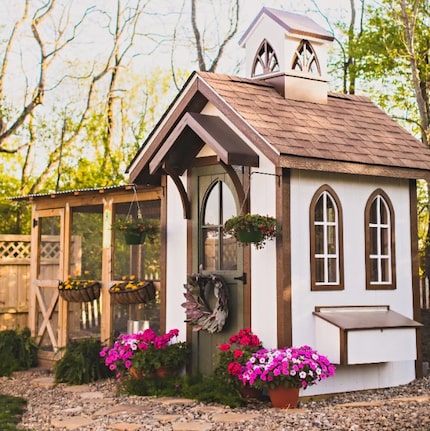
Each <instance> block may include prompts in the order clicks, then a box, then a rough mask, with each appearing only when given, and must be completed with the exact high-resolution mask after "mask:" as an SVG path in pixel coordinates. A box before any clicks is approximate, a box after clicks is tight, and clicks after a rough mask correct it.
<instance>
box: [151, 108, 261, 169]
mask: <svg viewBox="0 0 430 431" xmlns="http://www.w3.org/2000/svg"><path fill="white" fill-rule="evenodd" d="M188 128H189V129H191V130H192V131H193V132H194V133H195V134H196V135H197V136H198V137H199V139H198V145H193V148H192V150H191V151H189V148H187V151H186V154H185V156H186V157H187V158H188V159H190V158H194V157H195V156H196V155H197V152H198V151H199V150H200V149H201V147H202V146H203V145H204V144H207V145H208V146H209V147H210V148H211V149H212V150H213V151H214V152H215V153H216V154H217V156H218V157H219V159H220V160H221V161H222V162H223V163H225V164H227V165H241V166H258V165H259V158H258V155H257V154H256V153H255V152H254V151H253V150H252V149H251V148H250V147H249V146H248V145H247V144H246V143H245V142H244V141H243V140H242V139H240V137H239V136H238V135H237V134H236V133H235V132H233V130H231V129H230V127H229V126H228V125H227V124H226V123H225V122H224V121H223V120H222V119H221V118H219V117H217V116H213V115H203V114H198V113H195V112H187V113H185V114H184V116H183V117H182V118H181V120H180V121H179V122H178V124H177V125H176V126H175V128H174V129H173V130H172V132H171V133H170V135H169V137H168V138H167V139H166V141H165V142H164V144H163V146H162V147H161V148H160V149H159V151H157V152H156V154H155V155H154V157H153V159H152V161H151V162H150V163H149V173H150V174H154V173H155V172H156V171H158V169H159V168H160V166H161V165H162V164H163V161H164V160H165V158H166V157H167V156H168V154H169V153H171V152H172V151H175V150H176V151H177V152H179V153H184V152H185V151H184V150H185V148H183V146H182V145H180V146H179V148H175V146H178V145H175V144H177V143H178V142H180V137H181V136H182V135H183V134H184V132H185V131H186V130H187V129H188ZM190 140H191V139H190V138H188V141H190ZM186 165H187V164H182V166H180V168H181V171H178V174H179V175H181V174H182V173H183V171H184V169H185V167H186Z"/></svg>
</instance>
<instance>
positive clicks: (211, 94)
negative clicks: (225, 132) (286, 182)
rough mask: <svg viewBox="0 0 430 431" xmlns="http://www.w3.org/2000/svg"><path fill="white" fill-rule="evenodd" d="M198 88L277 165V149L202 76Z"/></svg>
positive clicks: (278, 155)
mask: <svg viewBox="0 0 430 431" xmlns="http://www.w3.org/2000/svg"><path fill="white" fill-rule="evenodd" d="M198 89H199V92H200V93H201V94H202V95H203V96H205V97H206V99H207V100H209V101H210V102H211V103H212V104H213V105H214V106H215V107H216V108H217V109H218V110H219V111H220V112H221V114H222V115H223V116H224V117H225V118H228V119H229V120H230V121H231V123H232V124H233V126H234V127H237V129H238V130H239V131H240V132H242V133H243V134H244V136H245V137H246V138H247V139H248V140H249V141H250V142H251V143H252V144H253V145H255V146H256V147H257V148H258V150H259V151H261V152H262V153H263V154H264V155H265V156H266V157H267V158H268V159H269V160H270V161H271V162H272V163H273V164H274V165H275V166H278V165H279V160H280V159H279V158H280V153H279V151H278V150H277V149H276V148H275V147H274V146H273V145H272V144H270V142H268V141H266V140H265V139H264V138H263V137H262V136H261V135H260V134H259V133H258V132H257V131H256V130H255V129H254V128H253V127H252V126H251V125H250V124H249V123H248V122H247V121H246V120H245V119H244V118H243V117H242V116H241V115H240V114H239V113H238V112H237V111H236V110H234V109H233V108H232V107H231V106H230V105H229V104H227V103H226V102H225V100H224V99H223V98H222V97H221V96H220V95H219V94H218V93H217V92H216V91H215V90H214V89H213V88H212V87H211V86H210V85H209V84H208V83H207V82H206V81H205V80H204V79H203V78H202V79H200V80H199V81H198Z"/></svg>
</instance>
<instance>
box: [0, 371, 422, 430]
mask: <svg viewBox="0 0 430 431" xmlns="http://www.w3.org/2000/svg"><path fill="white" fill-rule="evenodd" d="M49 377H50V375H49V374H48V372H47V371H44V370H41V369H33V370H29V371H25V372H19V373H15V374H14V375H13V377H12V378H7V377H0V393H3V394H7V395H14V396H20V397H23V398H25V399H26V400H27V403H28V404H27V409H26V412H25V414H24V416H23V418H22V422H21V424H20V428H21V429H23V430H28V431H30V430H31V431H35V430H37V431H58V430H64V429H76V430H79V431H108V430H133V431H134V430H136V431H146V430H157V431H172V430H179V429H181V430H186V429H189V430H193V429H196V427H200V428H199V429H201V430H210V431H408V430H410V431H430V415H429V412H430V377H428V376H427V377H425V378H422V379H419V380H416V381H414V382H412V383H411V384H409V385H404V386H399V387H396V388H390V389H385V390H377V391H367V392H355V393H345V394H340V395H336V396H333V397H331V398H328V399H326V400H322V401H308V402H303V401H302V402H300V405H299V409H297V410H295V411H288V410H280V409H275V408H272V407H271V406H270V404H269V403H265V402H251V403H249V404H248V405H247V406H246V407H243V408H236V409H230V408H228V407H224V406H219V405H217V406H208V405H204V404H202V403H199V402H197V401H190V400H178V402H177V403H175V401H174V400H172V399H169V400H168V401H166V400H165V399H164V400H159V399H157V398H154V397H137V396H126V395H120V394H118V392H117V386H116V382H115V381H114V380H104V381H101V382H95V383H92V384H90V385H86V386H85V393H87V394H91V393H93V394H97V399H94V398H92V397H91V396H88V397H84V398H83V397H82V392H81V391H80V390H73V389H72V388H71V387H68V386H66V385H62V384H61V385H34V384H31V382H32V381H34V380H35V379H41V378H49ZM42 381H43V380H42ZM76 389H77V388H76ZM100 394H101V396H102V397H103V403H100V398H99V396H100ZM161 401H163V402H161ZM223 415H224V417H223ZM229 417H231V418H232V419H234V420H228V418H229ZM169 418H170V419H171V420H169ZM238 418H239V419H240V420H238ZM127 424H129V425H127ZM187 424H188V425H189V426H188V428H187ZM74 425H76V428H73V427H74Z"/></svg>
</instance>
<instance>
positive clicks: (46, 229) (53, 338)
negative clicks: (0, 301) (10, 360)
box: [29, 209, 67, 360]
mask: <svg viewBox="0 0 430 431" xmlns="http://www.w3.org/2000/svg"><path fill="white" fill-rule="evenodd" d="M33 228H34V229H33V233H32V250H34V251H35V252H33V253H32V263H31V266H32V268H31V274H32V277H31V279H32V284H31V289H30V309H29V326H30V329H31V331H32V334H33V335H34V336H35V337H36V338H37V340H38V344H39V347H40V349H41V350H40V353H41V356H45V357H46V359H48V360H49V359H54V356H55V353H56V351H57V349H58V347H59V346H61V345H63V344H64V340H61V330H60V327H61V325H60V322H61V315H62V313H60V310H59V304H58V303H59V301H58V297H59V295H58V282H59V280H61V279H62V278H63V267H64V255H63V251H64V210H63V209H52V210H43V211H42V210H41V211H38V212H37V213H36V214H35V215H34V219H33ZM65 307H66V309H67V305H66V304H65Z"/></svg>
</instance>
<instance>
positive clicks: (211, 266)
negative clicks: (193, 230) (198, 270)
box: [202, 229, 220, 271]
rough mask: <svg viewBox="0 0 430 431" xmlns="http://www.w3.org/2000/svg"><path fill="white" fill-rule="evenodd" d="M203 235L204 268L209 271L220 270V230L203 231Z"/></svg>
mask: <svg viewBox="0 0 430 431" xmlns="http://www.w3.org/2000/svg"><path fill="white" fill-rule="evenodd" d="M202 235H203V268H204V269H205V270H208V271H215V270H217V269H219V267H220V266H219V235H218V229H202Z"/></svg>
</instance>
